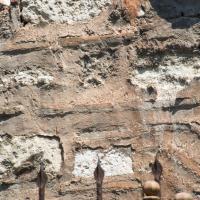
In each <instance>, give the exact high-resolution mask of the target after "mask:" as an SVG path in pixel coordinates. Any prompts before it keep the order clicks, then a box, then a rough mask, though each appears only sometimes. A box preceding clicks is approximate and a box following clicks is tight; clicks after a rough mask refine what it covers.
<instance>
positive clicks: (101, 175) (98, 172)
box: [94, 158, 104, 200]
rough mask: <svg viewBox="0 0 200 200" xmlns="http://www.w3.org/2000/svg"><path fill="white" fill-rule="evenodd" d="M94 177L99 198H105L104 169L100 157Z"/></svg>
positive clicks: (99, 199)
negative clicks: (103, 188) (103, 186)
mask: <svg viewBox="0 0 200 200" xmlns="http://www.w3.org/2000/svg"><path fill="white" fill-rule="evenodd" d="M94 178H95V180H96V186H97V200H102V199H103V197H102V196H103V194H102V185H103V179H104V170H103V169H102V167H101V164H100V160H99V158H98V163H97V167H96V169H95V171H94Z"/></svg>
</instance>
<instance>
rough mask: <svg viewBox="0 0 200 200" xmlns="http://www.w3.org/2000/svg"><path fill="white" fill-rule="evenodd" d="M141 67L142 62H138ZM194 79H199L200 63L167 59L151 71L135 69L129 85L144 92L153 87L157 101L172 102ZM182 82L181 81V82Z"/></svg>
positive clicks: (182, 59)
mask: <svg viewBox="0 0 200 200" xmlns="http://www.w3.org/2000/svg"><path fill="white" fill-rule="evenodd" d="M139 62H141V63H140V66H142V62H143V61H139ZM195 78H200V61H199V60H198V59H197V60H195V59H194V60H192V59H189V58H188V60H185V58H181V57H180V58H177V57H172V58H167V59H166V60H164V61H162V62H161V65H160V66H158V67H155V68H153V69H149V68H145V67H144V68H136V69H134V70H133V73H132V77H131V83H132V84H133V85H136V86H138V87H139V88H141V89H143V90H146V89H147V87H148V86H153V87H154V88H156V90H157V100H173V99H175V98H176V95H177V93H178V92H179V91H181V90H183V89H184V88H186V87H187V86H188V85H189V84H190V83H191V82H192V81H193V80H194V79H195ZM181 80H183V81H184V82H183V81H181Z"/></svg>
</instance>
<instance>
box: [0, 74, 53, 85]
mask: <svg viewBox="0 0 200 200" xmlns="http://www.w3.org/2000/svg"><path fill="white" fill-rule="evenodd" d="M53 79H54V78H53V77H52V76H50V75H49V74H48V73H47V72H44V71H39V70H27V71H20V72H18V73H16V74H12V75H6V76H2V77H0V89H1V88H2V89H3V88H5V89H7V88H9V87H13V86H26V85H37V84H42V85H49V84H50V83H51V82H52V81H53Z"/></svg>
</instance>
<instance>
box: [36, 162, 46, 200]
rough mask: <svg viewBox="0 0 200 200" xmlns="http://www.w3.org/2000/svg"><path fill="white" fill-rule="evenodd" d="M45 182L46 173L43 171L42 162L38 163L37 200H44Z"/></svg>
mask: <svg viewBox="0 0 200 200" xmlns="http://www.w3.org/2000/svg"><path fill="white" fill-rule="evenodd" d="M46 183H47V174H46V173H45V167H44V163H43V162H41V163H40V171H39V173H38V178H37V184H38V189H39V200H45V185H46Z"/></svg>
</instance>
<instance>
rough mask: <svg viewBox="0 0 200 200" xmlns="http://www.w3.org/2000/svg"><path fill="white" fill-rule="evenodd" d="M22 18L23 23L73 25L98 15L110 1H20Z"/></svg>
mask: <svg viewBox="0 0 200 200" xmlns="http://www.w3.org/2000/svg"><path fill="white" fill-rule="evenodd" d="M21 3H22V7H23V9H22V17H23V19H24V20H25V21H27V22H31V23H34V24H38V23H42V22H43V23H45V22H46V23H49V22H58V23H64V22H66V23H73V22H77V21H85V20H88V19H90V18H92V17H95V16H97V15H99V13H100V12H101V11H102V9H104V8H105V7H106V6H108V5H110V4H111V1H110V0H98V1H95V0H90V1H87V0H84V1H83V0H78V1H73V0H69V1H66V0H60V1H56V0H49V1H41V0H37V1H30V0H28V1H27V0H22V1H21Z"/></svg>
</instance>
